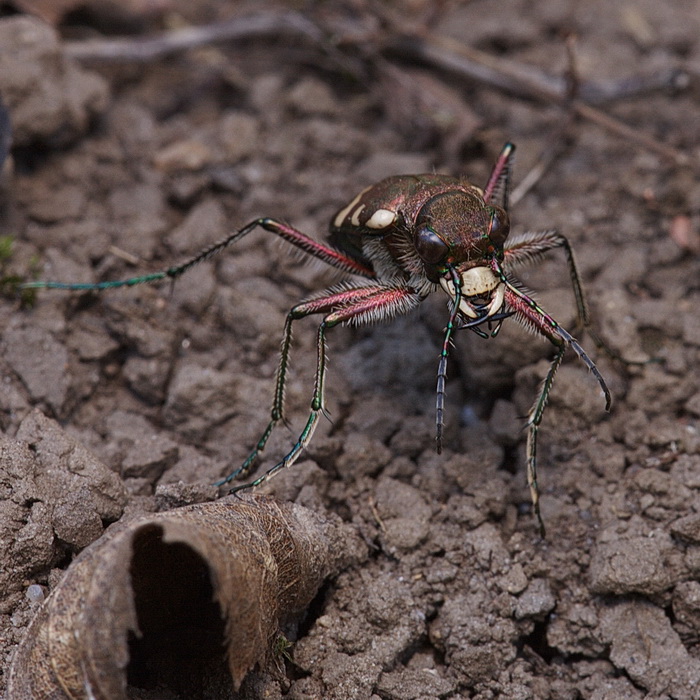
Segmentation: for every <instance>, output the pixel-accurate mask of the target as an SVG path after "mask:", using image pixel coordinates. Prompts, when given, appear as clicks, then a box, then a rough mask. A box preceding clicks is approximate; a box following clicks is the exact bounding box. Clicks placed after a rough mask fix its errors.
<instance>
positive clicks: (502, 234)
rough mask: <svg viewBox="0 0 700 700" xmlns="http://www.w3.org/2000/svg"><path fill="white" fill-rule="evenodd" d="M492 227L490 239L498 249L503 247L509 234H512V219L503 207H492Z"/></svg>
mask: <svg viewBox="0 0 700 700" xmlns="http://www.w3.org/2000/svg"><path fill="white" fill-rule="evenodd" d="M491 210H492V211H491V225H490V228H489V238H490V239H491V243H493V245H495V246H497V247H503V244H504V243H505V240H506V238H508V234H509V233H510V217H509V216H508V213H507V212H506V211H505V210H504V209H501V207H491Z"/></svg>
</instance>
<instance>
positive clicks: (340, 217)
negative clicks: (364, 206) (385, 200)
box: [333, 185, 371, 228]
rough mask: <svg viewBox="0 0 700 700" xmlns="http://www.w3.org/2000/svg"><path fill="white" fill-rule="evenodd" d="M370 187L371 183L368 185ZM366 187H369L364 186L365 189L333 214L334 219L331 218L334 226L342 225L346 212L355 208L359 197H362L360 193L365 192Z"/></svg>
mask: <svg viewBox="0 0 700 700" xmlns="http://www.w3.org/2000/svg"><path fill="white" fill-rule="evenodd" d="M370 187H371V185H370ZM368 189H370V188H369V187H365V189H364V190H362V192H360V194H358V195H357V196H356V197H355V198H354V199H353V200H352V202H350V204H348V205H347V206H346V207H343V208H342V209H341V210H340V211H339V212H338V213H337V214H336V215H335V219H333V226H335V227H336V228H340V227H341V226H342V225H343V222H344V221H345V219H346V217H347V216H348V214H349V213H350V212H351V211H352V210H353V209H354V208H355V206H356V205H357V203H358V202H359V201H360V199H361V198H362V195H363V194H364V193H365V192H367V190H368ZM355 226H357V224H355Z"/></svg>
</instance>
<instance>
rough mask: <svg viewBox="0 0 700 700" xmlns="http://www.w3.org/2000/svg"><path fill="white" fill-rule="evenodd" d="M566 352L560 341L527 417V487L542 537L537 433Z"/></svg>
mask: <svg viewBox="0 0 700 700" xmlns="http://www.w3.org/2000/svg"><path fill="white" fill-rule="evenodd" d="M565 352H566V345H565V344H564V343H563V342H561V341H560V343H559V346H558V349H557V352H556V354H555V355H554V359H553V360H552V364H551V365H550V366H549V370H548V372H547V376H546V377H545V378H544V381H543V382H542V386H541V387H540V393H539V396H538V397H537V399H536V400H535V403H534V404H533V405H532V408H531V409H530V413H529V414H528V417H527V448H526V452H527V485H528V487H529V488H530V498H531V500H532V508H533V510H534V512H535V517H536V518H537V523H538V525H539V528H540V535H541V536H542V537H544V536H545V527H544V522H543V520H542V514H541V513H540V490H539V486H538V485H537V431H538V430H539V427H540V423H541V422H542V416H543V415H544V409H545V406H546V405H547V401H548V399H549V392H550V391H551V389H552V384H553V382H554V375H555V374H556V372H557V370H558V369H559V365H561V361H562V360H563V359H564V353H565Z"/></svg>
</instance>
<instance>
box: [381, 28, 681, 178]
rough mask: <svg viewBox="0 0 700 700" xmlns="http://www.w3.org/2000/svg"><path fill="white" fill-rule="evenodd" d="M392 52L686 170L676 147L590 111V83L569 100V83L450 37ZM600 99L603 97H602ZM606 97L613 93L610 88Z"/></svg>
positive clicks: (408, 42) (413, 41) (408, 43)
mask: <svg viewBox="0 0 700 700" xmlns="http://www.w3.org/2000/svg"><path fill="white" fill-rule="evenodd" d="M393 48H395V49H396V50H397V51H399V52H400V53H401V54H403V55H404V56H407V57H409V58H412V59H413V60H416V59H418V60H423V61H425V62H427V63H430V64H432V65H434V66H438V67H440V68H443V69H446V70H451V71H453V72H455V73H457V74H459V75H462V76H467V77H469V78H471V79H473V80H477V81H479V82H482V83H485V84H487V85H491V86H494V87H498V88H500V89H502V90H504V91H506V92H510V93H512V94H515V95H518V96H520V97H526V98H529V99H540V100H544V101H546V102H550V103H554V104H558V105H561V106H562V107H564V108H566V109H569V110H571V111H572V112H574V113H575V114H576V115H577V116H579V117H581V118H583V119H587V120H588V121H591V122H594V123H596V124H598V125H599V126H602V127H603V128H605V129H607V130H608V131H611V132H613V133H615V134H617V135H619V136H623V137H624V138H626V139H628V140H630V141H632V142H634V143H637V144H639V145H640V146H643V147H644V148H647V149H648V150H650V151H653V152H655V153H657V154H658V155H660V156H663V157H664V158H667V159H669V160H671V161H673V162H674V163H675V164H676V165H687V164H689V163H690V158H689V157H688V155H687V154H686V153H683V152H681V151H679V150H677V149H675V148H673V147H672V146H667V145H666V144H663V143H660V142H659V141H657V140H656V139H654V138H653V137H651V136H649V135H647V134H644V133H642V132H640V131H639V130H637V129H633V128H632V127H629V126H627V125H626V124H624V123H623V122H621V121H619V120H617V119H615V118H614V117H611V116H609V115H607V114H605V113H604V112H601V111H600V110H598V109H596V108H595V107H592V106H591V105H589V104H587V103H586V102H584V101H583V97H584V96H585V95H587V94H590V93H591V91H592V89H593V88H592V86H593V84H592V83H583V82H582V83H580V84H579V85H578V86H577V95H578V98H577V99H574V100H571V99H570V97H569V96H568V92H569V85H568V84H567V81H566V79H565V78H563V77H562V78H559V77H553V76H549V75H546V74H545V73H542V72H541V71H539V70H537V69H533V68H531V67H529V66H524V65H522V64H519V63H515V62H513V61H508V60H506V59H503V58H498V57H496V56H492V55H490V54H486V53H484V52H482V51H478V50H476V49H472V48H469V47H467V46H464V45H463V44H461V43H459V42H457V41H455V40H453V39H449V38H445V37H437V36H434V35H429V36H426V37H423V38H418V37H411V38H404V39H403V40H401V42H400V43H397V44H396V45H395V46H394V47H393ZM678 75H679V74H678V73H675V72H674V73H671V72H668V71H666V72H665V73H664V74H663V75H660V76H659V77H665V78H666V79H671V78H673V80H674V81H677V80H678ZM624 85H625V88H624V90H623V92H624V95H625V96H626V97H628V96H629V95H630V89H631V86H632V83H630V81H629V80H628V81H625V83H624ZM639 85H641V86H644V87H645V88H647V87H648V86H649V81H648V80H642V81H640V82H639ZM600 94H602V93H600ZM605 94H606V95H607V97H608V98H610V97H611V95H612V93H611V92H610V90H609V86H608V88H607V92H606V93H605Z"/></svg>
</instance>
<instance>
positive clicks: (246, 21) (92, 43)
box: [64, 12, 324, 63]
mask: <svg viewBox="0 0 700 700" xmlns="http://www.w3.org/2000/svg"><path fill="white" fill-rule="evenodd" d="M271 34H279V35H281V34H292V35H297V36H306V37H308V38H309V39H312V40H313V41H315V42H319V43H320V42H321V41H323V40H324V34H323V32H322V31H321V30H320V29H319V28H318V26H317V25H315V24H314V23H313V22H311V21H310V20H308V19H306V18H305V17H303V16H302V15H300V14H299V13H297V12H282V13H265V14H259V15H250V16H247V17H234V18H233V19H230V20H227V21H224V22H216V23H215V24H205V25H203V26H199V27H185V28H184V29H177V30H174V31H170V32H164V33H162V34H157V35H155V36H148V37H144V38H140V37H139V38H136V39H134V38H124V39H90V40H87V41H70V42H66V43H65V45H64V46H65V51H66V53H67V54H68V55H69V56H71V57H72V58H75V59H77V60H80V61H105V62H122V63H147V62H149V61H153V60H156V59H159V58H164V57H166V56H170V55H171V54H174V53H179V52H182V51H187V50H189V49H196V48H199V47H201V46H209V45H211V44H219V43H224V42H230V41H235V40H241V39H253V38H256V37H261V36H263V37H265V36H270V35H271Z"/></svg>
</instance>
